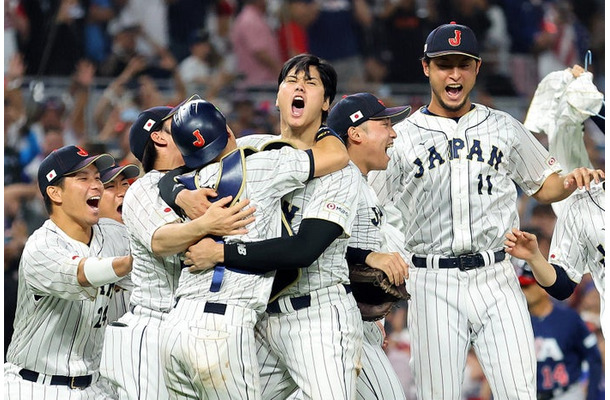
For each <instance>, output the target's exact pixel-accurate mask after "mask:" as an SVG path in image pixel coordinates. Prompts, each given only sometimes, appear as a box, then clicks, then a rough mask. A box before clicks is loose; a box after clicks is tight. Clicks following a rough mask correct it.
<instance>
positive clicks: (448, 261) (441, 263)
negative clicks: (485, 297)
mask: <svg viewBox="0 0 610 400" xmlns="http://www.w3.org/2000/svg"><path fill="white" fill-rule="evenodd" d="M505 258H506V253H505V252H504V250H498V251H496V252H495V253H494V263H497V262H500V261H503V260H504V259H505ZM412 261H413V266H414V267H416V268H426V267H427V266H428V263H427V261H426V258H425V257H417V256H413V257H412ZM484 265H485V258H484V257H483V255H482V254H481V253H477V254H462V255H461V256H458V257H449V258H440V259H439V260H438V267H439V268H459V269H460V270H461V271H468V270H470V269H475V268H479V267H482V266H484Z"/></svg>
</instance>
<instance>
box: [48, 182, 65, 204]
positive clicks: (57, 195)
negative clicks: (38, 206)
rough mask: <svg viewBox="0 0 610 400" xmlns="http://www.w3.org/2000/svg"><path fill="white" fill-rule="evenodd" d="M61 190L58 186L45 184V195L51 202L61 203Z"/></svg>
mask: <svg viewBox="0 0 610 400" xmlns="http://www.w3.org/2000/svg"><path fill="white" fill-rule="evenodd" d="M61 195H62V190H61V188H60V187H59V186H47V196H49V199H51V201H52V202H53V203H59V204H61V201H62V200H61V199H62V196H61Z"/></svg>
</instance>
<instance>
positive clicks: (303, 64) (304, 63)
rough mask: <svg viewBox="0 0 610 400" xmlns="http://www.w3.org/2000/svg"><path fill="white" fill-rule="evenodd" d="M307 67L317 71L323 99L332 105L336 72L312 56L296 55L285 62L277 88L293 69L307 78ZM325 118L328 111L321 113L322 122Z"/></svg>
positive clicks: (325, 62)
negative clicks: (320, 81)
mask: <svg viewBox="0 0 610 400" xmlns="http://www.w3.org/2000/svg"><path fill="white" fill-rule="evenodd" d="M309 67H316V68H317V69H318V73H319V74H320V79H321V80H322V84H323V85H324V98H325V99H328V104H332V103H333V100H335V95H336V94H337V72H336V71H335V68H334V67H333V66H332V65H331V64H330V63H329V62H328V61H326V60H323V59H321V58H319V57H317V56H314V55H313V54H307V53H303V54H298V55H296V56H294V57H292V58H291V59H289V60H288V61H286V62H285V63H284V66H283V67H282V71H281V72H280V75H279V76H278V78H277V85H278V87H279V86H280V85H281V84H282V82H283V81H284V79H285V78H286V76H287V75H288V73H289V72H290V71H292V69H293V68H294V70H295V72H297V73H298V72H301V71H302V72H304V73H305V76H306V77H308V78H309V77H310V76H309ZM326 117H328V111H322V122H324V121H326Z"/></svg>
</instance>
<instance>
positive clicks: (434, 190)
mask: <svg viewBox="0 0 610 400" xmlns="http://www.w3.org/2000/svg"><path fill="white" fill-rule="evenodd" d="M394 130H395V131H396V133H397V135H398V137H397V138H396V139H395V140H394V147H393V148H392V149H390V150H391V151H392V152H391V158H390V163H389V165H388V169H387V170H386V171H372V172H371V173H369V183H371V185H372V186H373V188H374V189H375V191H376V192H377V194H378V196H379V199H380V201H381V202H382V204H383V205H384V207H386V208H388V205H389V204H395V206H396V207H397V208H398V209H399V211H400V212H401V214H402V215H404V216H408V217H405V218H404V219H403V220H402V221H400V222H398V225H397V227H398V228H399V229H401V230H402V231H403V232H405V239H406V248H407V250H409V251H411V252H412V253H415V254H418V255H422V256H425V255H427V254H439V255H444V256H452V255H457V254H463V253H471V252H472V253H477V252H481V251H486V250H489V249H501V248H502V247H503V241H504V239H503V238H504V234H505V233H506V232H507V231H508V230H509V229H510V228H511V227H513V226H518V225H519V220H518V215H517V208H516V206H515V204H516V199H517V190H516V187H515V185H514V184H513V181H514V182H516V183H517V184H518V185H519V186H520V187H521V188H522V189H523V191H524V192H525V193H526V194H527V195H532V194H533V193H535V192H536V191H537V190H538V189H539V188H540V186H541V185H542V183H543V182H544V180H545V179H546V177H547V176H548V175H550V174H551V173H552V172H553V171H557V170H558V169H559V165H558V163H557V162H556V160H554V159H553V158H552V157H550V156H549V154H548V152H547V151H546V150H545V149H544V147H543V146H542V145H541V144H540V143H539V142H538V141H537V140H536V139H535V138H534V137H533V136H532V135H531V134H530V133H529V132H528V131H527V130H526V129H525V128H524V127H523V126H522V125H521V124H520V123H519V122H518V121H516V120H515V119H514V118H512V117H511V116H509V115H508V114H506V113H503V112H501V111H497V110H492V109H489V108H487V107H484V106H481V105H478V104H477V105H476V107H475V109H474V110H472V111H470V112H469V113H468V114H466V115H464V116H463V117H462V118H460V120H459V122H456V121H454V120H453V119H450V118H442V117H436V116H431V115H426V114H423V113H422V112H421V110H419V111H417V112H415V113H414V114H413V115H412V116H410V117H409V118H407V119H406V120H404V121H402V122H400V123H398V124H396V125H395V126H394ZM456 139H459V140H461V142H459V141H456ZM449 140H452V141H454V142H452V143H453V147H456V148H457V146H459V143H463V146H464V147H463V149H461V150H460V151H459V152H458V155H459V158H458V157H454V158H453V159H451V157H450V152H451V148H452V147H450V145H449V142H448V141H449ZM494 147H495V148H497V150H496V153H495V154H500V153H501V154H502V157H501V160H502V161H501V162H500V163H499V164H498V165H497V166H498V169H497V170H496V168H495V166H496V162H495V160H496V159H495V158H493V157H492V156H491V154H492V152H493V151H494V150H493V149H494ZM431 149H432V150H431ZM469 154H472V156H469ZM469 157H470V158H471V159H472V160H470V159H469ZM416 160H419V161H416ZM490 162H491V163H492V164H493V165H490V164H489V163H490ZM418 164H421V167H420V165H418ZM420 174H421V175H420ZM479 175H480V176H481V179H480V180H479ZM487 176H489V182H490V183H491V185H492V188H491V194H488V192H487V190H488V186H489V185H488V179H487ZM480 182H481V183H482V187H481V193H482V194H479V183H480ZM393 222H396V221H393Z"/></svg>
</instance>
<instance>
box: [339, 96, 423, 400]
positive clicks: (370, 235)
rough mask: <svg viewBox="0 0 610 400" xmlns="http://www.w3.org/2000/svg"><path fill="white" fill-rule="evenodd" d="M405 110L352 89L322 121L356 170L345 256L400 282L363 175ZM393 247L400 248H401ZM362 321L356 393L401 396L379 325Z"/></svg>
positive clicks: (400, 263) (378, 162)
mask: <svg viewBox="0 0 610 400" xmlns="http://www.w3.org/2000/svg"><path fill="white" fill-rule="evenodd" d="M410 110H411V107H408V106H406V107H394V108H386V107H385V106H384V105H383V103H382V102H381V101H380V100H379V99H378V98H376V97H375V96H374V95H372V94H370V93H358V94H354V95H351V96H347V97H345V98H343V99H342V100H340V101H339V102H338V103H337V104H336V105H335V106H334V107H333V108H332V110H331V111H330V114H329V116H328V120H327V123H328V126H329V127H330V128H331V129H333V130H334V131H335V132H337V133H338V134H339V135H340V136H341V137H342V138H343V140H345V142H346V145H347V150H348V153H349V156H350V159H351V160H352V161H353V162H354V163H355V164H356V166H357V167H358V168H359V169H360V172H361V173H362V176H361V179H360V193H361V196H360V201H359V203H358V209H357V211H356V220H355V222H354V226H353V227H352V235H351V236H350V238H349V243H348V247H347V254H346V257H347V260H348V262H350V263H353V264H367V265H369V266H371V267H373V268H377V269H381V270H383V271H384V272H385V273H386V275H387V276H388V277H389V278H390V279H391V281H392V282H393V283H394V284H404V278H405V277H406V276H407V275H408V269H407V268H408V266H407V264H406V263H405V261H404V260H403V258H402V256H401V255H400V254H399V252H388V251H389V249H388V243H387V242H386V238H385V233H386V232H387V229H388V228H389V225H388V224H387V222H386V216H385V212H384V210H383V207H381V206H380V204H379V201H378V200H377V195H376V194H375V192H374V191H373V189H372V188H371V187H370V186H369V185H368V184H367V181H366V176H367V175H368V173H369V172H370V171H372V170H383V169H385V168H387V165H388V162H389V160H390V158H389V157H388V155H387V150H388V149H389V148H390V147H391V146H392V145H393V141H394V138H396V132H394V130H393V129H392V125H393V124H395V123H397V122H399V121H402V120H403V119H404V118H406V116H407V115H408V114H409V111H410ZM384 228H385V229H386V231H384ZM390 246H391V245H390ZM401 247H402V246H401ZM397 250H398V251H402V248H399V249H397ZM363 325H364V340H363V343H362V359H361V363H362V371H361V372H360V375H358V382H357V398H358V399H363V400H366V399H396V400H398V399H405V398H406V396H405V394H404V391H403V389H402V385H401V383H400V380H399V379H398V376H397V375H396V372H395V371H394V368H393V367H392V364H390V361H389V360H388V357H387V356H386V354H385V352H384V351H383V349H382V345H383V340H384V334H383V331H382V330H381V329H383V328H381V329H380V327H379V326H378V324H377V323H375V322H373V321H365V322H363Z"/></svg>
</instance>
